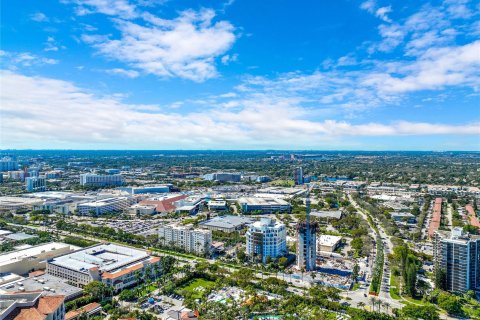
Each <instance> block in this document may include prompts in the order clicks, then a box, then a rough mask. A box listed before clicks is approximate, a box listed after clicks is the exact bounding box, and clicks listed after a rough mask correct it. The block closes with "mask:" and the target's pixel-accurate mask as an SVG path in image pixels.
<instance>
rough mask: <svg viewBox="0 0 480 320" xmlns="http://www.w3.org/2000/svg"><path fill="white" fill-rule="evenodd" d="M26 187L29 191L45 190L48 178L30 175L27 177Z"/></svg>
mask: <svg viewBox="0 0 480 320" xmlns="http://www.w3.org/2000/svg"><path fill="white" fill-rule="evenodd" d="M25 189H26V190H27V191H28V192H38V191H45V189H46V179H45V177H28V178H25Z"/></svg>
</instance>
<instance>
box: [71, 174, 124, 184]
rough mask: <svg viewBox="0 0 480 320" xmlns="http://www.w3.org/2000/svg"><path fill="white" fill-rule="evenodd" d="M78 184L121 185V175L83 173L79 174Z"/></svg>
mask: <svg viewBox="0 0 480 320" xmlns="http://www.w3.org/2000/svg"><path fill="white" fill-rule="evenodd" d="M80 184H81V185H82V186H97V187H105V186H121V185H122V184H123V177H122V175H120V174H106V175H100V174H93V173H85V174H81V175H80Z"/></svg>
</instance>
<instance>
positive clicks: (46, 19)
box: [30, 12, 49, 22]
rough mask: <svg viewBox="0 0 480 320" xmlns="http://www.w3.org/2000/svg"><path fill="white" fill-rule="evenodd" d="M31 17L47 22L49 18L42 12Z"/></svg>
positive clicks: (34, 19)
mask: <svg viewBox="0 0 480 320" xmlns="http://www.w3.org/2000/svg"><path fill="white" fill-rule="evenodd" d="M30 19H31V20H33V21H36V22H47V21H48V20H49V19H48V17H47V16H46V15H45V14H44V13H41V12H36V13H34V14H32V15H31V16H30Z"/></svg>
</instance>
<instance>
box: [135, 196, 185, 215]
mask: <svg viewBox="0 0 480 320" xmlns="http://www.w3.org/2000/svg"><path fill="white" fill-rule="evenodd" d="M185 198H187V196H186V195H180V196H176V197H172V198H169V199H165V200H143V201H140V202H139V203H138V204H140V205H154V206H156V210H157V212H172V211H174V210H175V206H174V205H173V203H174V202H175V201H178V200H182V199H185Z"/></svg>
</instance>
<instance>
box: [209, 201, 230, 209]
mask: <svg viewBox="0 0 480 320" xmlns="http://www.w3.org/2000/svg"><path fill="white" fill-rule="evenodd" d="M207 206H208V210H211V211H225V210H227V209H228V207H227V201H225V200H210V201H208V203H207Z"/></svg>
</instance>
